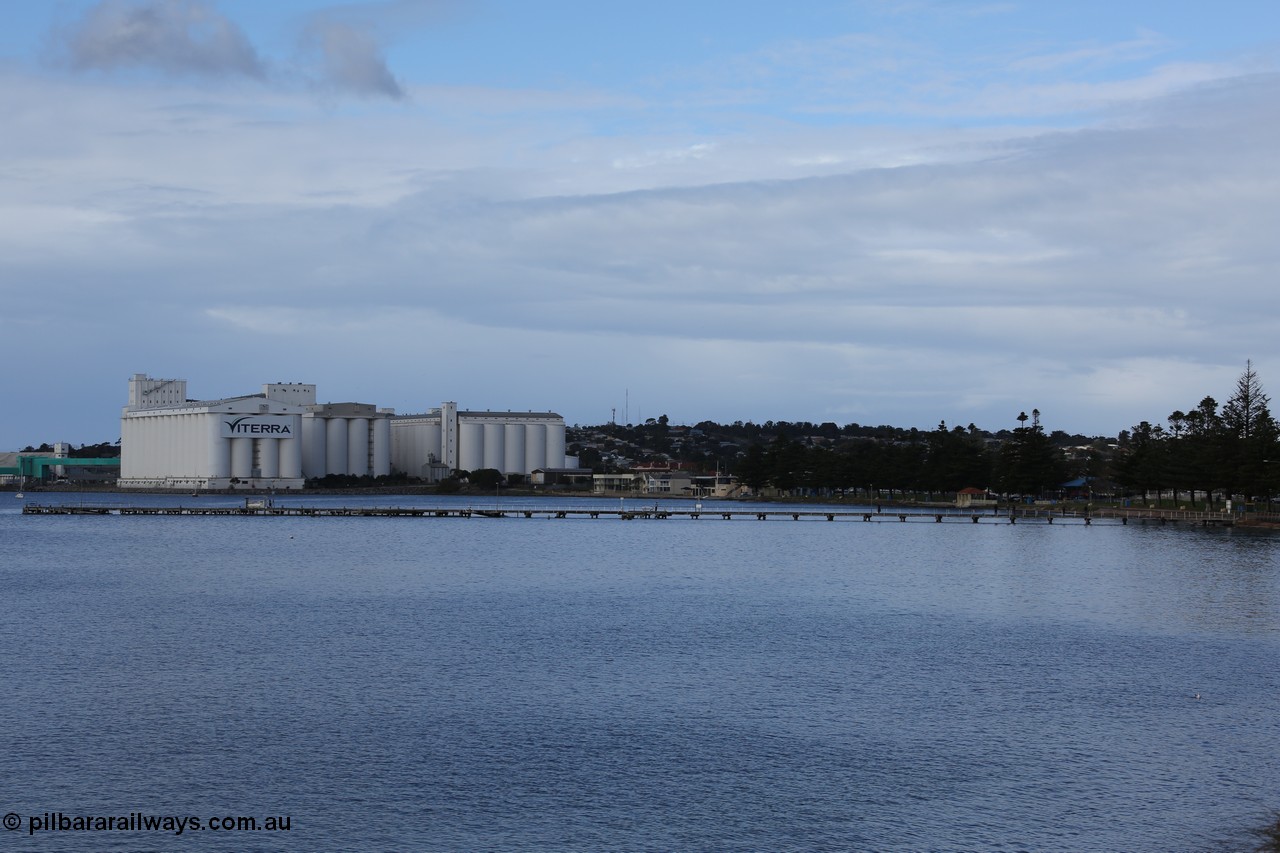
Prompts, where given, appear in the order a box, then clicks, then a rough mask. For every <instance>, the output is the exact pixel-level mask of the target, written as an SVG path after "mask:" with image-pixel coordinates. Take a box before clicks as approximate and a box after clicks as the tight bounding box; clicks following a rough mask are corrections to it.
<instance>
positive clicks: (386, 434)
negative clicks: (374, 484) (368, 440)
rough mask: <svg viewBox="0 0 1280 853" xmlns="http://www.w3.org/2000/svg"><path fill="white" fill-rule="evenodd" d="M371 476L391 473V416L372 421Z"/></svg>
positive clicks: (383, 475)
mask: <svg viewBox="0 0 1280 853" xmlns="http://www.w3.org/2000/svg"><path fill="white" fill-rule="evenodd" d="M372 473H373V476H375V477H385V476H387V475H388V474H390V473H391V418H376V419H375V420H374V421H373V472H372Z"/></svg>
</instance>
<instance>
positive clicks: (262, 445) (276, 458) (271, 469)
mask: <svg viewBox="0 0 1280 853" xmlns="http://www.w3.org/2000/svg"><path fill="white" fill-rule="evenodd" d="M254 440H255V441H256V442H258V476H259V477H263V478H269V479H275V478H276V477H279V476H280V444H279V439H275V438H257V439H254Z"/></svg>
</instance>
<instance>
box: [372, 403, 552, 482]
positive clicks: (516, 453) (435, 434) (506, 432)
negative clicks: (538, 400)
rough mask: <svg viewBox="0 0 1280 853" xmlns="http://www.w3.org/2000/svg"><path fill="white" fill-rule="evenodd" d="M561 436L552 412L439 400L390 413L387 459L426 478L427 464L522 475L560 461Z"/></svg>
mask: <svg viewBox="0 0 1280 853" xmlns="http://www.w3.org/2000/svg"><path fill="white" fill-rule="evenodd" d="M564 436H565V426H564V418H563V417H561V416H560V415H557V414H555V413H553V412H468V411H459V410H458V404H457V403H442V404H441V405H440V408H438V409H431V410H429V411H427V412H425V413H422V414H415V415H397V416H395V417H393V418H392V419H391V463H392V467H393V468H395V470H397V471H400V472H402V473H404V474H408V475H409V476H411V477H421V478H423V479H431V475H430V468H431V467H432V466H433V464H434V465H443V466H444V467H445V468H446V469H448V470H462V471H476V470H479V469H481V468H492V469H494V470H496V471H501V472H502V473H503V474H504V475H508V476H509V475H512V474H518V475H521V476H525V477H528V476H529V475H531V474H532V473H533V471H534V470H535V469H538V468H562V467H565V466H566V464H567V462H566V457H565V454H564V448H565V444H564V442H565V438H564ZM568 461H569V462H573V463H576V462H577V460H576V458H573V459H570V460H568Z"/></svg>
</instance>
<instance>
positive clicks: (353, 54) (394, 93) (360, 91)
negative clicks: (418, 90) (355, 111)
mask: <svg viewBox="0 0 1280 853" xmlns="http://www.w3.org/2000/svg"><path fill="white" fill-rule="evenodd" d="M304 47H305V49H306V52H307V53H309V54H311V55H313V56H315V57H316V58H317V59H318V62H319V66H320V74H321V84H322V85H323V86H324V87H326V88H330V89H337V90H339V91H344V92H349V93H352V94H357V95H373V96H381V97H387V98H393V99H400V98H403V97H404V90H403V89H402V88H401V86H400V84H399V82H397V81H396V78H395V76H394V75H392V73H391V71H390V69H388V68H387V64H386V60H385V59H384V58H383V56H382V52H381V48H380V46H379V44H378V40H377V38H376V37H375V35H374V31H373V30H372V29H371V28H368V27H365V26H361V25H359V24H354V23H348V22H345V21H340V20H336V19H332V18H320V19H317V20H315V21H313V22H312V24H311V25H310V26H309V27H308V28H307V32H306V35H305V37H304Z"/></svg>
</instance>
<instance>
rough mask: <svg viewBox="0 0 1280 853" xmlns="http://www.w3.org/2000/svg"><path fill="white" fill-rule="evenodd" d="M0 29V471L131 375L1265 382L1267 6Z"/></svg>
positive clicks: (874, 393) (1114, 415)
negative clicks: (0, 452) (9, 456)
mask: <svg viewBox="0 0 1280 853" xmlns="http://www.w3.org/2000/svg"><path fill="white" fill-rule="evenodd" d="M791 5H795V6H796V7H798V8H788V7H789V6H791ZM0 22H2V23H0V360H2V362H3V364H4V365H5V366H6V369H5V370H4V371H3V372H2V373H0V401H2V402H0V413H2V414H0V449H5V448H10V449H17V448H19V447H21V446H25V445H27V444H39V443H40V442H44V441H51V442H52V441H70V442H73V443H76V444H82V443H95V442H98V441H114V440H115V439H116V438H117V437H118V436H119V411H120V407H121V406H123V405H124V403H125V401H126V395H127V383H128V378H129V377H130V376H131V375H133V374H135V373H146V374H149V375H151V376H154V377H157V378H180V379H186V380H187V381H188V393H189V395H190V396H192V397H194V398H201V399H213V398H219V397H227V396H235V395H239V394H247V393H255V392H257V391H259V390H260V387H261V385H262V384H263V383H268V382H307V383H314V384H316V385H317V387H318V396H319V399H320V400H321V401H322V402H346V401H355V402H366V403H375V404H377V405H379V406H382V407H392V408H395V409H396V411H397V412H400V413H411V412H420V411H423V410H425V409H428V408H432V407H435V406H438V405H439V404H440V402H442V401H445V400H452V401H456V402H458V404H459V406H460V407H461V408H463V409H500V410H516V411H524V410H536V411H555V412H558V413H560V414H561V415H563V416H564V417H565V419H566V421H567V422H568V423H570V424H584V425H585V424H601V423H607V422H608V421H610V420H611V419H616V420H617V421H619V422H624V421H629V422H632V423H637V422H641V421H643V420H645V419H647V418H651V417H658V416H660V415H663V414H666V415H667V416H668V417H669V418H670V419H671V422H672V423H677V424H680V423H689V424H692V423H697V422H699V421H702V420H714V421H720V422H732V421H736V420H743V421H746V420H754V421H756V422H758V423H759V422H764V421H767V420H786V421H813V422H815V423H821V422H824V421H834V422H836V423H839V424H846V423H859V424H872V425H878V424H890V425H893V426H900V427H912V426H915V427H919V428H921V429H931V428H933V427H935V426H936V425H937V424H938V422H939V421H945V422H946V423H947V424H948V425H950V426H954V425H963V426H967V425H968V424H970V423H973V424H976V425H977V426H979V427H980V428H983V429H990V430H993V431H994V430H999V429H1005V428H1012V427H1016V426H1017V425H1018V423H1017V421H1016V418H1017V415H1018V413H1019V412H1020V411H1028V412H1029V411H1030V410H1031V409H1033V408H1036V409H1039V410H1040V412H1041V420H1042V423H1043V424H1044V426H1045V427H1046V428H1047V429H1049V430H1058V429H1061V430H1065V431H1067V432H1070V433H1077V432H1078V433H1084V434H1086V435H1115V434H1117V433H1118V432H1119V431H1120V430H1123V429H1127V428H1129V427H1130V426H1132V425H1133V424H1136V423H1138V422H1139V421H1142V420H1150V421H1153V422H1163V421H1164V419H1165V418H1166V417H1167V416H1168V414H1169V413H1170V412H1172V411H1173V410H1175V409H1183V410H1186V409H1189V408H1192V407H1194V406H1195V405H1196V404H1197V403H1198V402H1199V401H1200V400H1201V398H1202V397H1204V396H1206V395H1212V396H1214V397H1215V398H1217V399H1218V400H1219V402H1222V401H1224V400H1226V399H1227V398H1228V397H1229V396H1230V394H1231V392H1232V389H1233V386H1234V383H1235V380H1236V378H1237V377H1238V376H1239V375H1240V373H1241V372H1242V371H1243V370H1244V367H1245V364H1246V362H1247V361H1248V360H1252V363H1253V366H1254V368H1255V369H1256V370H1257V371H1258V373H1259V377H1260V378H1261V380H1262V383H1263V385H1264V388H1266V389H1267V390H1268V391H1270V392H1272V393H1280V353H1278V352H1277V348H1276V343H1277V328H1278V327H1277V318H1278V317H1280V286H1278V285H1280V281H1278V280H1277V275H1276V273H1277V270H1280V264H1278V263H1277V261H1278V260H1280V237H1278V236H1277V226H1278V225H1280V156H1278V155H1277V152H1280V3H1276V2H1274V0H1223V1H1222V2H1217V3H1212V4H1210V3H1204V2H1201V0H1195V2H1190V0H1153V2H1145V1H1141V0H1132V2H1126V0H1109V2H1092V0H1074V2H1071V3H1056V2H1055V3H1051V2H1039V0H1034V2H1033V1H1032V0H1025V2H1002V0H972V2H966V0H953V1H952V2H941V1H940V0H806V2H805V3H801V4H781V3H777V2H757V0H733V2H727V0H725V2H722V0H699V2H692V3H691V2H688V0H680V2H668V0H648V2H646V3H643V4H638V3H627V4H623V3H600V2H598V0H591V2H587V0H548V1H547V2H542V3H530V2H527V0H465V2H464V0H383V1H382V2H347V3H338V4H335V3H327V2H311V0H275V2H272V3H262V2H260V1H259V0H50V2H27V1H26V0H0Z"/></svg>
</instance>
